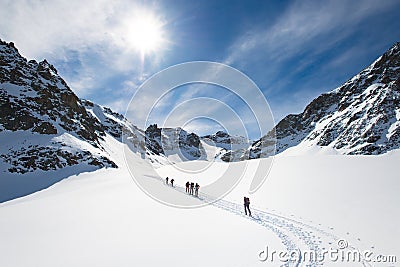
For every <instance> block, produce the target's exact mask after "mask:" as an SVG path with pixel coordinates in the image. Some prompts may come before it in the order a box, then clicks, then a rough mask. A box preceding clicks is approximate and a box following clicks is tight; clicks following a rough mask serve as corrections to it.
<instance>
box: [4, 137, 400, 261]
mask: <svg viewBox="0 0 400 267" xmlns="http://www.w3.org/2000/svg"><path fill="white" fill-rule="evenodd" d="M113 140H114V141H113ZM107 142H108V144H109V147H108V152H109V154H110V158H111V159H112V160H113V161H115V162H116V163H117V164H118V165H120V166H121V163H122V162H123V157H122V153H121V152H120V151H121V150H122V145H121V143H119V142H118V141H116V140H115V139H111V138H110V140H107ZM130 157H131V159H132V160H133V161H134V162H133V164H134V165H135V166H136V170H137V171H138V172H137V173H138V174H139V175H149V174H150V173H154V170H153V168H152V167H151V166H150V165H149V163H147V162H146V161H144V160H142V159H141V158H140V156H139V155H138V154H132V155H130ZM399 158H400V153H399V152H398V151H396V152H392V153H387V154H385V155H382V156H343V155H337V156H335V155H319V156H315V155H313V156H310V155H307V154H304V153H303V155H301V156H293V155H290V154H287V155H286V154H285V153H282V154H281V155H280V156H278V157H276V159H275V163H274V165H273V167H272V170H271V174H270V176H269V177H268V179H267V181H266V182H265V183H264V185H263V186H262V187H261V189H260V190H259V191H258V192H256V193H255V194H254V195H251V196H250V198H251V201H252V205H251V207H252V209H253V214H254V217H255V218H254V219H250V218H249V217H245V216H244V215H243V211H242V204H241V203H242V198H243V195H246V194H247V190H248V188H249V185H250V182H251V178H252V175H251V170H252V168H253V167H252V165H254V164H256V163H257V161H259V160H267V159H259V160H252V161H245V162H237V163H229V164H242V165H243V164H249V165H248V168H249V170H250V171H249V173H248V174H247V175H246V176H245V177H244V178H243V180H242V181H241V182H240V183H239V185H238V186H237V187H236V188H235V189H234V190H233V191H232V192H231V193H230V194H229V195H228V196H227V197H226V198H225V199H224V200H222V201H218V202H216V203H214V204H212V205H208V206H206V207H202V208H198V209H178V208H172V207H169V206H165V205H163V204H160V203H159V202H157V201H154V200H153V199H151V198H149V197H148V196H147V195H145V194H144V193H143V192H142V191H141V190H140V189H139V188H138V187H137V185H136V184H135V183H134V182H133V181H132V179H131V177H130V175H129V173H128V171H127V170H126V169H125V168H120V169H102V170H97V171H95V172H91V173H84V174H80V175H78V176H72V177H70V178H69V179H65V180H63V181H61V182H59V183H58V184H56V185H54V186H52V187H50V188H48V189H46V190H43V191H41V192H37V193H35V194H32V195H30V196H27V197H24V198H20V199H16V200H13V201H9V202H6V203H3V204H0V236H1V237H2V238H1V239H0V251H1V257H0V266H160V265H161V266H187V265H188V264H190V265H193V266H280V265H283V262H279V261H275V262H272V263H271V262H268V261H266V262H261V261H259V260H258V254H259V252H260V251H261V250H263V249H264V248H265V246H267V245H268V247H269V248H270V249H275V250H278V251H281V250H282V251H284V250H285V249H287V248H290V249H297V250H299V251H305V250H307V249H315V250H319V251H321V250H322V249H327V248H328V247H329V246H333V248H336V244H335V242H337V240H339V239H345V240H346V241H348V242H349V244H350V247H351V248H357V249H360V250H365V249H370V250H372V251H373V252H374V253H376V255H377V254H384V255H397V258H398V257H399V256H400V254H399V250H398V246H397V245H396V241H397V239H398V238H400V232H399V228H398V225H399V223H400V216H399V213H398V207H397V205H398V203H399V200H400V197H399V194H398V189H399V185H400V182H399V181H398V177H397V176H396V175H397V168H396V163H397V162H398V160H399ZM180 164H182V165H185V164H196V163H195V162H183V163H179V164H177V165H180ZM197 164H200V162H197ZM214 164H216V166H217V167H218V164H223V166H226V165H227V163H218V162H216V163H214ZM221 166H222V165H221ZM339 166H340V167H339ZM172 168H174V165H171V166H165V167H162V168H159V169H157V171H158V172H160V173H161V172H165V174H169V175H170V176H171V177H174V178H175V179H176V181H177V185H178V187H177V188H171V187H169V186H166V185H165V184H164V183H163V176H161V178H157V177H156V176H151V177H149V181H150V182H151V183H152V184H153V186H154V187H158V188H159V190H165V191H167V192H168V194H171V195H173V196H174V197H176V198H189V200H190V201H192V202H193V203H197V202H199V203H200V202H201V201H205V202H210V201H211V202H212V197H210V196H206V195H203V194H200V197H199V199H196V198H193V197H191V196H188V195H186V194H185V193H183V192H182V191H183V190H184V189H183V188H182V187H181V185H183V184H184V182H185V181H186V179H187V178H188V177H187V175H186V176H183V175H182V177H181V176H179V174H178V173H176V172H175V173H174V170H173V169H172ZM220 169H221V168H215V171H217V170H220ZM161 174H162V173H161ZM216 175H217V174H216ZM189 178H190V179H192V180H193V181H194V180H195V179H194V177H189ZM207 178H209V177H201V175H199V177H198V178H197V179H198V182H199V183H200V184H201V185H202V184H203V183H202V180H201V179H204V181H205V180H206V179H207ZM200 191H201V190H200ZM362 264H364V265H365V266H395V265H394V264H379V265H377V264H374V265H368V264H367V263H365V262H364V263H348V264H339V263H337V262H325V264H324V266H362ZM289 266H306V265H305V264H301V262H297V263H296V262H293V263H292V264H290V265H289ZM312 266H320V264H319V263H314V264H313V265H312Z"/></svg>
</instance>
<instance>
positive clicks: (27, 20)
mask: <svg viewBox="0 0 400 267" xmlns="http://www.w3.org/2000/svg"><path fill="white" fill-rule="evenodd" d="M148 6H150V9H148V8H147V9H146V8H144V7H143V6H142V5H141V4H140V2H139V1H129V0H126V1H124V0H118V1H107V0H87V1H84V2H82V1H79V0H70V1H60V0H43V1H29V0H20V1H12V0H10V1H8V0H5V1H1V3H0V17H2V19H1V20H0V28H1V29H2V32H1V33H0V37H1V38H3V39H5V40H7V41H14V42H15V43H16V45H17V47H18V48H19V49H20V51H21V53H22V54H23V55H24V56H26V57H27V58H34V59H37V60H42V59H43V58H47V59H48V60H49V61H51V62H53V63H54V64H55V65H57V66H61V70H60V72H61V74H62V75H63V76H64V77H65V78H66V79H67V81H68V82H69V83H70V84H71V86H72V87H73V88H72V89H74V90H75V91H76V92H77V93H78V94H80V95H81V96H88V95H90V93H91V90H94V89H99V87H101V86H103V85H104V84H105V83H106V82H107V80H108V79H110V77H112V76H113V75H114V74H116V73H118V74H122V73H125V74H127V73H130V74H132V75H135V78H136V79H138V80H140V79H142V78H143V75H146V72H148V70H149V69H151V68H153V67H154V66H155V65H156V64H158V62H159V55H161V54H162V53H157V54H148V55H147V57H148V58H146V60H145V62H143V58H142V57H141V54H140V51H137V50H135V49H133V45H132V43H131V42H132V39H133V38H135V36H130V35H131V34H132V33H131V32H130V30H131V29H130V28H129V27H130V25H131V24H130V21H131V20H132V19H134V18H136V17H138V16H143V15H144V14H146V13H150V12H151V14H157V15H154V16H156V17H157V19H159V20H160V22H161V23H164V18H162V17H161V15H162V13H161V12H159V10H157V5H155V4H151V3H149V4H148ZM163 38H164V39H163V40H164V41H165V42H167V37H166V36H163ZM164 47H166V46H164ZM160 49H161V50H162V49H163V47H160ZM158 52H160V51H158ZM143 64H145V67H146V69H144V68H143ZM63 65H65V66H67V67H66V68H65V69H64V68H62V66H63Z"/></svg>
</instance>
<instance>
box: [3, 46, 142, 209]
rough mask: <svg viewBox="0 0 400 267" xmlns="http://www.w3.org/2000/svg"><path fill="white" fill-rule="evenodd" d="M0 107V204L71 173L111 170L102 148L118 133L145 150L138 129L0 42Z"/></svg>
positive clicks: (108, 156) (50, 69)
mask: <svg viewBox="0 0 400 267" xmlns="http://www.w3.org/2000/svg"><path fill="white" fill-rule="evenodd" d="M0 106H1V113H0V142H1V144H2V145H1V147H0V172H1V174H0V202H2V201H5V200H8V199H12V198H15V197H19V196H22V195H26V194H29V193H32V192H35V191H37V190H40V189H43V188H46V187H48V186H49V185H51V184H54V183H55V182H58V181H60V180H62V179H64V178H66V177H69V176H71V175H73V174H79V173H82V172H87V171H93V170H96V169H99V168H104V167H106V168H117V167H118V166H117V164H116V163H115V162H114V160H113V158H112V156H111V154H110V151H109V149H108V147H109V142H110V140H111V142H113V141H112V139H114V140H116V141H121V139H122V133H123V132H124V133H126V134H127V136H130V137H131V139H132V141H131V143H130V147H131V149H132V150H133V151H137V152H143V151H145V145H144V133H143V131H141V130H139V129H137V128H136V127H135V126H133V125H131V124H130V123H129V122H128V121H127V120H126V119H125V118H124V117H123V116H122V115H120V114H118V113H115V112H112V111H111V110H110V109H108V108H104V107H100V106H99V105H96V104H93V103H91V102H90V101H87V100H81V99H79V98H78V97H77V96H76V95H75V94H74V93H73V91H72V90H71V89H70V88H69V86H68V85H67V83H66V82H65V81H64V80H63V79H62V78H61V77H60V76H59V75H58V73H57V70H56V69H55V68H54V66H52V65H51V64H49V63H48V62H47V61H46V60H43V61H41V62H39V63H38V62H36V61H34V60H30V61H28V60H26V59H25V58H24V57H22V56H21V55H20V54H19V52H18V50H17V48H16V47H15V46H14V44H13V43H6V42H3V41H1V40H0ZM141 138H142V139H141ZM141 140H143V141H142V142H141Z"/></svg>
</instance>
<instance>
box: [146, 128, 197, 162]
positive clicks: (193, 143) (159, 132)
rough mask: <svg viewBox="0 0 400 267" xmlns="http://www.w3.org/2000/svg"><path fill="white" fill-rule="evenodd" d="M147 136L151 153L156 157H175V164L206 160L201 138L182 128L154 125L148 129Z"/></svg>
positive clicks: (147, 143) (147, 145)
mask: <svg viewBox="0 0 400 267" xmlns="http://www.w3.org/2000/svg"><path fill="white" fill-rule="evenodd" d="M145 136H146V148H147V149H148V150H149V151H151V152H153V153H154V154H155V155H163V156H165V157H170V156H174V159H173V160H172V161H173V162H180V161H188V160H197V159H202V158H204V157H202V149H203V148H202V146H201V144H200V138H199V136H198V135H197V134H194V133H188V132H187V131H185V130H183V129H182V128H179V127H178V128H158V126H157V124H153V125H150V126H149V127H147V129H146V131H145ZM203 154H204V153H203Z"/></svg>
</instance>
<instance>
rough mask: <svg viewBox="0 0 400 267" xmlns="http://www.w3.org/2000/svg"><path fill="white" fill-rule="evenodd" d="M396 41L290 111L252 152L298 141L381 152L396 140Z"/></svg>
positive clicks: (399, 79)
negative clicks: (350, 74) (364, 65)
mask: <svg viewBox="0 0 400 267" xmlns="http://www.w3.org/2000/svg"><path fill="white" fill-rule="evenodd" d="M399 85H400V43H396V44H395V45H393V46H392V47H391V48H390V49H388V50H387V51H386V52H385V53H384V54H383V55H382V56H381V57H379V58H378V59H377V60H376V61H375V62H374V63H372V64H371V65H370V66H369V67H367V68H365V69H364V70H363V71H361V72H360V73H359V74H357V75H356V76H354V77H353V78H351V79H350V80H348V81H347V82H346V83H344V84H343V85H342V86H340V87H339V88H337V89H335V90H333V91H331V92H329V93H325V94H322V95H320V96H319V97H317V98H316V99H314V100H313V101H312V102H311V103H310V104H309V105H307V107H306V108H305V109H304V111H303V112H302V113H301V114H296V115H293V114H292V115H288V116H286V117H285V118H284V119H282V120H281V121H280V122H279V123H278V124H277V125H276V126H275V128H274V129H273V130H271V132H269V133H268V134H267V135H265V136H263V137H262V138H261V139H259V140H258V141H256V142H255V143H254V144H253V146H252V148H251V152H250V155H251V157H266V156H269V155H271V154H273V151H274V148H273V146H274V145H275V144H274V141H276V152H277V153H279V152H282V151H284V150H286V149H287V148H289V147H292V146H296V145H298V144H300V143H307V144H308V146H312V145H318V146H323V147H324V146H329V147H332V148H334V149H337V150H338V151H339V152H341V153H344V154H381V153H385V152H387V151H389V150H391V149H394V148H399V146H400V140H399V135H400V104H399V103H400V89H399V88H400V86H399Z"/></svg>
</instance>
